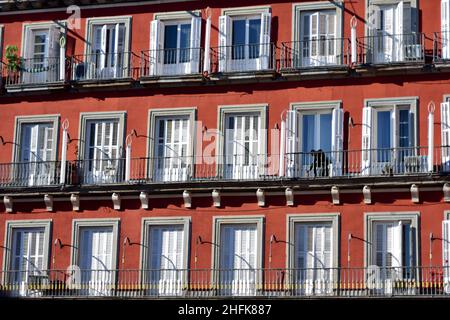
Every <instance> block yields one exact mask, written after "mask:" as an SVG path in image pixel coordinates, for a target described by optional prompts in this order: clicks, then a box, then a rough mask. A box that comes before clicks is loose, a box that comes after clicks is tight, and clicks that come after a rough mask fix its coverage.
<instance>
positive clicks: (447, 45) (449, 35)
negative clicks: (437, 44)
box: [441, 0, 450, 59]
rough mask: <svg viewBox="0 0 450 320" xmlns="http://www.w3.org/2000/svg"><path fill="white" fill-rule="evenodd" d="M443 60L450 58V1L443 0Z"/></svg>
mask: <svg viewBox="0 0 450 320" xmlns="http://www.w3.org/2000/svg"><path fill="white" fill-rule="evenodd" d="M441 32H442V39H441V41H442V58H443V59H449V58H450V0H441Z"/></svg>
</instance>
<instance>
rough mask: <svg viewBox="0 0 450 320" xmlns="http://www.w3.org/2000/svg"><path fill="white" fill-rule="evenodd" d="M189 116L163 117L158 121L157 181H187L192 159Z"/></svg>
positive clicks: (156, 148) (155, 162)
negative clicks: (189, 152) (188, 154)
mask: <svg viewBox="0 0 450 320" xmlns="http://www.w3.org/2000/svg"><path fill="white" fill-rule="evenodd" d="M189 122H190V120H189V117H188V116H179V117H161V118H157V121H156V132H155V133H156V134H155V137H156V141H155V159H154V160H153V162H154V167H155V173H154V175H155V177H154V178H155V180H156V181H167V182H169V181H186V180H187V179H188V177H189V174H192V173H191V172H189V168H190V167H191V166H190V164H191V162H192V161H191V159H189V157H188V156H187V153H188V150H189V144H190V141H191V139H190V129H189V128H190V124H189Z"/></svg>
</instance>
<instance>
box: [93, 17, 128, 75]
mask: <svg viewBox="0 0 450 320" xmlns="http://www.w3.org/2000/svg"><path fill="white" fill-rule="evenodd" d="M124 51H125V24H123V23H117V24H105V25H96V26H94V29H93V45H92V54H91V57H90V69H89V72H90V74H89V76H90V77H91V78H95V79H111V78H120V77H123V76H124V70H125V69H124V67H125V63H126V61H125V56H124V55H125V52H124Z"/></svg>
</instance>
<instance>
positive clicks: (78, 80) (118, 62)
mask: <svg viewBox="0 0 450 320" xmlns="http://www.w3.org/2000/svg"><path fill="white" fill-rule="evenodd" d="M136 61H139V57H138V56H137V55H136V54H134V53H133V52H120V53H92V54H84V55H75V56H73V57H72V58H71V67H72V75H71V80H72V83H73V84H74V85H76V86H90V85H102V84H103V85H107V84H113V85H117V84H128V85H129V84H130V83H131V82H133V81H134V80H133V77H134V76H136V74H135V72H137V71H138V70H135V69H133V66H135V65H138V63H137V62H136Z"/></svg>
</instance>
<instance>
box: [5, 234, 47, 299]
mask: <svg viewBox="0 0 450 320" xmlns="http://www.w3.org/2000/svg"><path fill="white" fill-rule="evenodd" d="M44 234H45V231H44V228H24V229H17V230H14V232H13V235H12V237H13V245H12V248H11V250H12V255H11V271H12V272H11V276H12V277H13V279H11V280H12V281H11V280H10V282H12V283H14V284H15V285H16V286H18V289H19V292H18V293H19V295H21V296H29V295H33V294H37V295H39V291H38V290H40V289H41V288H39V287H38V288H33V286H32V285H33V284H35V285H36V284H39V283H42V282H41V281H40V280H39V279H40V278H41V279H42V278H43V277H45V276H46V274H45V271H44V270H42V269H43V266H44Z"/></svg>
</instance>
